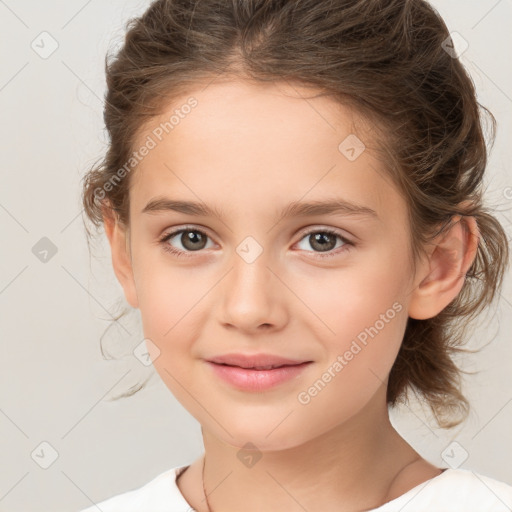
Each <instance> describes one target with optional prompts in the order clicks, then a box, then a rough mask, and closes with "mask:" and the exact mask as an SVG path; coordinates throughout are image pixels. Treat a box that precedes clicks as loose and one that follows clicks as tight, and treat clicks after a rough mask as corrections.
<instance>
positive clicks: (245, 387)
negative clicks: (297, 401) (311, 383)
mask: <svg viewBox="0 0 512 512" xmlns="http://www.w3.org/2000/svg"><path fill="white" fill-rule="evenodd" d="M206 363H207V366H209V367H210V368H211V370H212V372H213V374H214V375H215V376H216V377H217V378H219V379H220V380H221V381H222V382H223V383H227V384H228V385H229V386H230V387H232V388H236V389H238V390H241V391H246V392H260V393H261V392H263V391H267V390H271V389H272V388H275V387H279V386H280V385H282V384H284V383H286V382H290V381H293V380H294V379H297V378H300V376H301V374H302V373H303V372H304V371H305V370H306V368H307V367H308V366H309V365H311V364H312V363H313V361H298V362H286V363H283V362H277V363H274V364H255V363H247V362H246V363H239V364H232V363H226V362H219V361H214V360H209V361H206Z"/></svg>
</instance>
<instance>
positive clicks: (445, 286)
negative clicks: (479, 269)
mask: <svg viewBox="0 0 512 512" xmlns="http://www.w3.org/2000/svg"><path fill="white" fill-rule="evenodd" d="M479 238H480V234H479V230H478V226H477V223H476V219H475V218H474V217H461V216H460V215H459V216H457V217H456V218H454V219H452V224H451V228H450V229H449V230H448V231H446V232H445V233H442V234H441V235H439V236H438V237H437V238H436V239H435V240H434V248H433V250H431V251H430V252H429V257H428V259H427V260H426V262H425V263H424V265H423V266H422V270H421V271H420V272H419V273H418V278H419V283H418V281H417V284H416V287H415V288H414V290H413V292H412V296H411V301H410V303H409V316H410V317H411V318H415V319H418V320H426V319H428V318H432V317H434V316H436V315H437V314H439V313H440V312H441V311H442V310H443V309H444V308H445V307H446V306H447V305H448V304H449V303H450V302H452V301H453V300H454V299H455V298H456V297H457V295H458V294H459V292H460V290H461V289H462V286H463V285H464V280H465V277H466V273H467V272H468V270H469V268H470V267H471V265H472V263H473V261H474V259H475V256H476V253H477V250H478V244H479Z"/></svg>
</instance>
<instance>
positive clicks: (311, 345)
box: [123, 82, 412, 450]
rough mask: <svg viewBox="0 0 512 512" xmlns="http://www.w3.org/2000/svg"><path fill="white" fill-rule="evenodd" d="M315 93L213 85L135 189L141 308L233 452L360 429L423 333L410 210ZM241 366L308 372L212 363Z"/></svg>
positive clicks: (164, 369)
mask: <svg viewBox="0 0 512 512" xmlns="http://www.w3.org/2000/svg"><path fill="white" fill-rule="evenodd" d="M308 93H309V94H308ZM310 93H311V91H306V90H305V89H301V88H299V87H293V88H291V87H289V86H285V85H283V84H277V83H273V84H272V85H264V86H263V85H261V86H260V85H258V86H256V85H251V84H247V83H242V82H226V83H212V84H211V85H209V86H208V87H207V88H206V89H201V88H198V89H197V90H195V91H191V92H190V95H188V96H183V97H182V98H180V99H178V100H177V101H174V102H173V104H172V105H169V107H168V109H167V110H166V112H165V114H164V115H162V116H161V118H158V119H154V120H153V121H152V123H151V124H150V125H147V126H146V127H145V129H144V130H141V132H140V133H139V136H138V140H137V143H136V147H137V148H140V147H142V146H143V145H144V144H147V145H148V146H151V149H150V150H149V151H148V152H147V154H146V156H144V158H142V159H141V161H140V163H139V164H138V166H137V168H136V170H135V171H133V172H134V174H133V176H132V181H131V189H130V228H129V251H130V265H131V267H130V272H131V277H130V278H128V280H127V281H126V282H125V283H124V285H123V286H124V289H125V292H126V296H127V298H128V300H129V302H130V303H131V304H132V306H134V307H138V308H140V311H141V317H142V322H143V328H144V335H145V337H146V338H148V339H149V340H151V343H152V344H153V346H156V347H157V348H158V351H159V355H158V356H157V357H155V356H156V354H157V353H158V352H155V351H153V354H154V355H153V358H154V363H153V364H154V366H155V368H156V370H157V371H158V373H159V375H160V376H161V378H162V379H163V381H164V382H165V384H166V385H167V386H168V388H169V389H170V390H171V391H172V393H173V394H174V395H175V396H176V398H177V399H178V400H179V401H180V402H181V403H182V404H183V406H184V407H185V408H186V409H188V410H189V411H190V413H191V414H192V415H194V416H195V417H196V419H197V420H198V421H199V422H200V423H201V424H202V425H203V428H205V429H207V430H209V431H210V432H212V433H213V434H214V435H215V436H217V437H218V438H219V439H222V440H224V441H225V442H227V443H229V444H231V445H233V446H239V447H241V446H243V445H244V444H245V443H246V442H247V441H248V440H251V442H253V443H254V444H255V445H256V446H258V448H259V449H260V450H272V449H276V448H279V449H284V448H291V447H294V446H298V445H300V444H302V443H304V442H307V441H308V440H309V439H313V438H314V437H316V436H320V435H322V434H323V433H325V432H327V431H328V430H330V429H333V428H335V427H337V426H339V425H342V424H344V423H345V422H348V421H349V420H350V419H351V418H353V417H355V416H356V415H357V414H358V412H360V411H361V410H362V409H363V408H364V407H365V406H366V405H367V404H369V403H370V401H371V400H372V397H374V396H376V393H377V392H378V391H379V390H380V391H382V390H383V389H385V385H386V382H387V375H388V374H389V371H390V369H391V367H392V364H393V362H394V360H395V357H396V355H397V352H398V349H399V347H400V343H401V341H402V338H403V334H404V330H405V325H406V321H407V316H408V315H407V310H408V302H409V298H410V292H411V286H412V285H411V279H412V276H411V265H410V253H409V241H410V240H409V236H410V235H409V225H408V221H407V210H406V203H405V201H404V199H403V198H402V197H401V196H400V194H399V192H398V191H397V190H396V189H395V188H394V186H393V185H392V183H391V181H390V180H389V178H387V177H386V173H385V171H384V167H383V165H382V163H381V162H379V160H378V159H377V158H376V156H375V154H374V152H373V150H372V148H373V147H374V145H375V142H374V140H373V139H372V137H371V135H370V133H371V127H370V126H368V125H365V124H364V123H363V120H362V119H361V118H359V117H358V116H357V113H355V112H353V111H351V110H350V109H349V108H347V107H343V106H340V105H338V104H337V103H335V102H334V101H333V100H332V99H330V98H328V97H326V96H323V97H316V98H312V97H311V96H312V95H311V94H310ZM306 95H307V96H308V99H307V100H306V99H304V98H303V97H302V96H306ZM191 97H193V98H194V105H195V106H194V107H193V108H181V107H182V106H183V105H186V104H187V101H188V102H189V103H188V104H192V102H191V100H190V98H191ZM176 110H178V111H179V112H180V113H181V115H177V114H176ZM185 112H186V113H185ZM173 114H174V115H175V118H174V123H173V125H172V129H170V128H169V124H168V125H167V132H168V133H166V130H162V124H161V123H165V122H168V121H169V119H170V118H171V116H172V115H173ZM355 126H357V135H356V134H355V131H354V130H355V128H354V127H355ZM365 126H366V129H363V128H365ZM162 132H163V133H162ZM148 137H149V138H148ZM150 139H151V140H152V141H153V142H154V143H155V144H153V143H151V142H149V141H150ZM160 139H161V140H160ZM148 142H149V144H148ZM363 144H364V146H363ZM153 146H154V147H153ZM364 148H366V149H364ZM173 202H174V203H173ZM177 202H194V203H199V205H202V206H206V207H208V209H209V210H211V211H205V212H199V211H194V210H193V209H191V208H188V209H187V208H175V209H173V208H171V207H173V206H174V207H176V205H177ZM335 202H337V204H338V205H339V208H337V209H332V208H331V209H330V210H329V209H327V208H324V209H322V208H317V206H318V205H321V204H323V203H335ZM302 203H311V204H312V205H313V206H311V207H309V208H302V209H301V208H300V205H301V204H302ZM290 204H293V205H294V207H293V208H290ZM227 354H242V355H248V356H255V355H256V356H258V355H261V354H267V355H270V356H272V357H273V358H286V359H287V360H290V361H291V362H295V363H297V364H296V365H292V366H289V367H287V368H285V369H283V368H281V370H277V371H276V370H275V369H274V370H266V371H264V370H257V369H252V370H242V369H241V368H239V367H238V368H237V367H234V366H232V367H227V366H223V365H220V364H213V363H211V362H207V361H211V360H212V359H214V358H218V357H222V356H225V355H227ZM247 361H249V363H248V365H249V366H250V365H251V360H247ZM231 362H233V361H231ZM267 362H268V361H267ZM260 363H261V361H260ZM299 363H303V364H301V365H299ZM254 364H255V363H254V361H253V366H254ZM246 366H247V365H246ZM382 397H385V394H384V393H383V394H382ZM383 399H384V398H383ZM277 426H278V427H277ZM276 427H277V428H276Z"/></svg>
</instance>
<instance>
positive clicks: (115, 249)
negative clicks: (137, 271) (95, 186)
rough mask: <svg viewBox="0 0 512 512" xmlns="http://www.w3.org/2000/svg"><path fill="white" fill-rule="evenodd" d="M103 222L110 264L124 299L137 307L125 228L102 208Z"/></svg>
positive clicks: (115, 217) (114, 216) (115, 216)
mask: <svg viewBox="0 0 512 512" xmlns="http://www.w3.org/2000/svg"><path fill="white" fill-rule="evenodd" d="M103 224H104V226H105V233H106V235H107V238H108V241H109V243H110V249H111V252H112V266H113V267H114V272H115V274H116V277H117V280H118V281H119V283H120V284H121V286H122V287H123V290H124V295H125V297H126V300H127V301H128V303H129V304H130V306H132V307H133V308H138V307H139V303H138V300H137V290H136V288H135V280H134V278H133V269H132V261H131V256H130V248H129V236H128V235H129V233H128V232H127V228H126V227H125V226H124V225H122V224H121V223H120V222H119V220H118V219H117V215H115V214H112V213H111V211H109V212H108V213H107V212H106V210H104V214H103Z"/></svg>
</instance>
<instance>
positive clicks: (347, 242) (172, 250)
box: [159, 227, 356, 259]
mask: <svg viewBox="0 0 512 512" xmlns="http://www.w3.org/2000/svg"><path fill="white" fill-rule="evenodd" d="M186 231H191V232H195V233H200V234H201V235H203V236H205V237H207V238H209V237H208V235H207V233H205V232H204V231H202V230H201V229H197V228H193V227H185V228H180V229H178V230H176V231H171V232H170V233H166V234H165V235H163V237H162V238H160V240H159V243H160V244H161V245H162V248H163V250H164V251H166V252H169V253H171V254H173V255H174V256H177V257H178V258H190V257H193V256H194V253H196V252H201V251H200V250H199V251H182V250H180V249H176V248H175V247H173V246H172V245H169V244H168V243H167V242H168V241H169V240H170V239H171V238H174V237H175V236H176V235H178V234H180V233H184V232H186ZM314 233H322V234H328V235H332V236H336V237H338V238H339V239H340V240H341V241H342V242H343V243H344V245H343V246H342V247H338V248H337V249H331V250H330V251H327V252H325V253H321V252H318V253H315V254H316V256H315V257H317V258H320V259H325V258H332V257H334V256H337V255H339V254H340V253H342V252H344V251H348V250H350V249H352V248H353V247H355V245H356V244H355V243H354V242H351V241H350V240H348V239H347V238H345V237H344V236H342V235H341V234H340V233H339V232H337V231H334V230H332V229H314V230H311V231H308V232H306V233H303V235H302V237H301V239H300V240H299V241H301V240H303V239H304V238H306V237H307V236H309V235H312V234H314ZM308 252H314V251H308Z"/></svg>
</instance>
